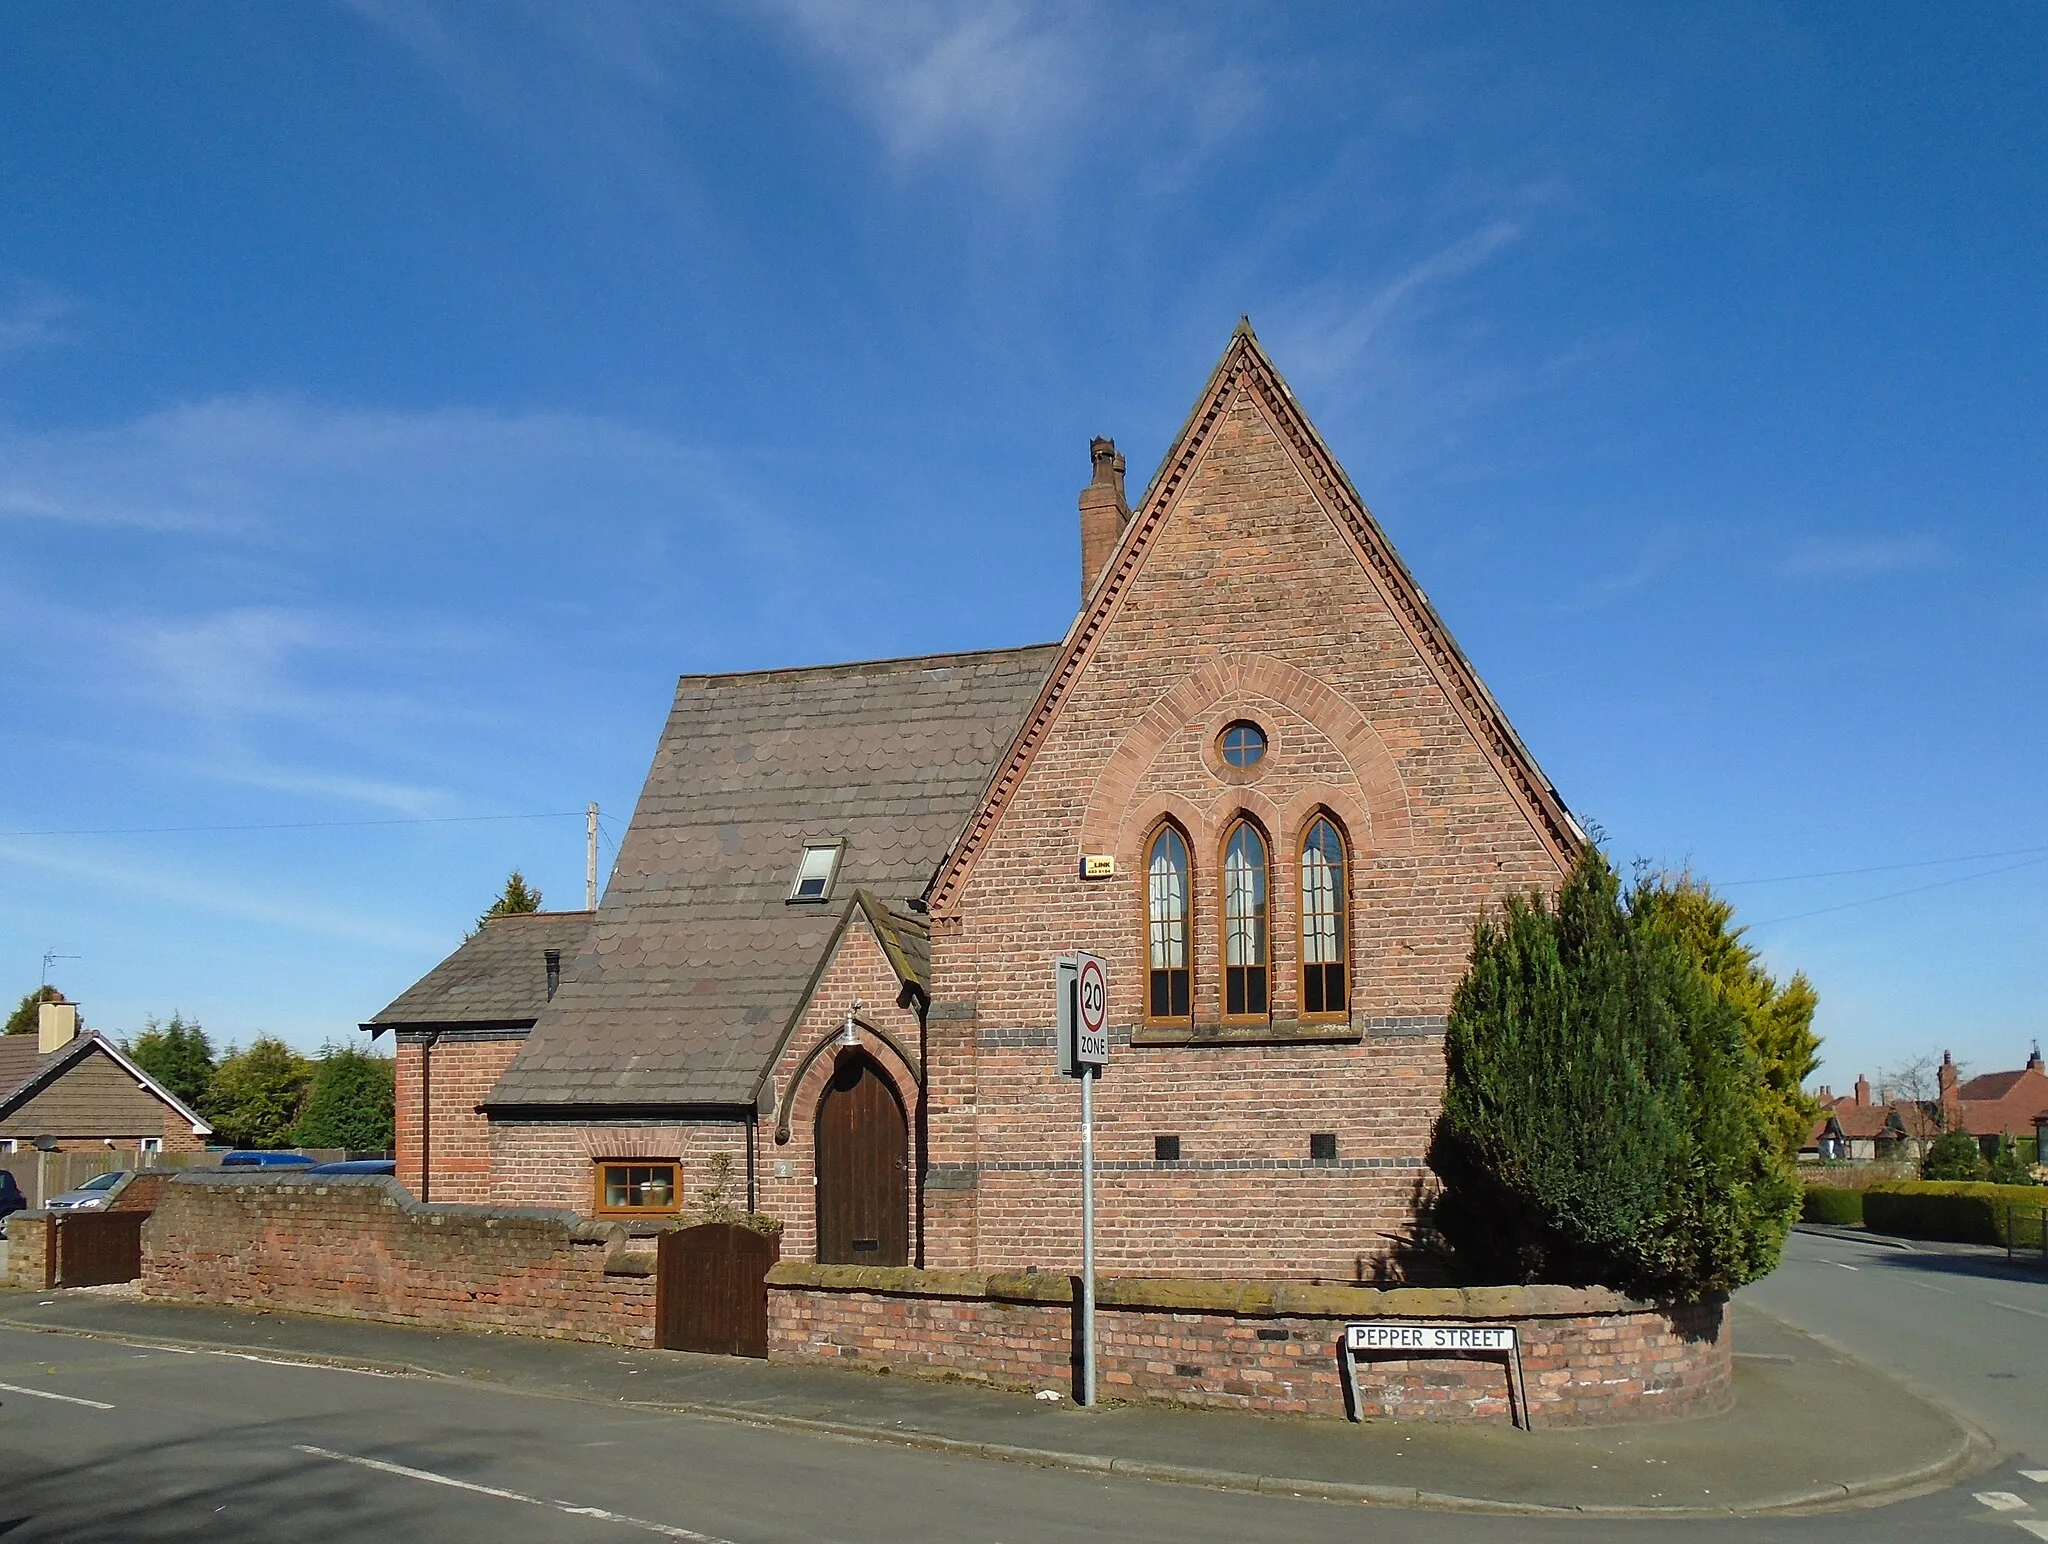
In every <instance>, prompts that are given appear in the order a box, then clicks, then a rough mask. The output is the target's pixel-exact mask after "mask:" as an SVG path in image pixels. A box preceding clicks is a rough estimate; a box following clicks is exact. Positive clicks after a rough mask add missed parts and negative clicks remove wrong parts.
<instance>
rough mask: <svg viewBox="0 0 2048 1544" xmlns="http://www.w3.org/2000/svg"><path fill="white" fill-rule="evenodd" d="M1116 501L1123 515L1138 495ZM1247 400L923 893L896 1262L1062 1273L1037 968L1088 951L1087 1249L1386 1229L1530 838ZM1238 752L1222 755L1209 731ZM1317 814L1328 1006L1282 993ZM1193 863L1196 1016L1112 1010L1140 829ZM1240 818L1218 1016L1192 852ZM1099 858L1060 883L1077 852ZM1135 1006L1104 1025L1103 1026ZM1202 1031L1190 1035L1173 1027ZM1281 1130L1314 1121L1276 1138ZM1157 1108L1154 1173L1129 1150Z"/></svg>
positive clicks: (1308, 1251)
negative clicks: (1486, 941) (1099, 1054)
mask: <svg viewBox="0 0 2048 1544" xmlns="http://www.w3.org/2000/svg"><path fill="white" fill-rule="evenodd" d="M1141 518H1142V517H1141ZM1413 626H1414V618H1413V617H1412V616H1404V615H1403V614H1402V613H1400V612H1399V611H1398V610H1397V608H1396V607H1395V606H1394V605H1392V604H1390V602H1389V599H1388V595H1387V593H1386V592H1384V591H1383V590H1382V588H1381V587H1380V583H1379V581H1378V580H1377V579H1376V577H1375V576H1374V575H1373V574H1372V573H1370V572H1369V571H1368V568H1367V566H1366V564H1365V563H1364V562H1363V561H1362V560H1361V558H1360V556H1359V550H1358V549H1357V548H1356V547H1354V546H1353V544H1352V541H1351V538H1350V537H1349V536H1348V535H1346V534H1345V532H1344V531H1342V530H1340V528H1339V526H1338V524H1337V523H1336V522H1335V521H1334V520H1333V519H1332V517H1331V516H1330V515H1329V514H1328V513H1327V512H1326V511H1325V509H1324V508H1323V507H1322V505H1321V504H1320V503H1319V502H1318V501H1317V498H1316V495H1315V494H1314V493H1313V492H1312V491H1311V489H1310V486H1309V484H1308V482H1307V481H1306V480H1305V479H1304V477H1303V475H1302V472H1301V470H1300V467H1299V465H1298V464H1297V461H1296V459H1295V456H1294V454H1293V452H1292V451H1291V450H1290V448H1289V446H1288V444H1287V443H1286V441H1285V439H1284V438H1283V436H1282V435H1281V433H1280V432H1278V430H1277V429H1276V425H1275V419H1274V417H1273V412H1272V410H1271V409H1270V408H1269V407H1268V406H1267V405H1266V404H1264V403H1262V402H1261V401H1260V400H1259V399H1258V397H1257V396H1256V394H1255V393H1253V392H1252V391H1250V390H1246V389H1239V390H1238V391H1237V392H1236V394H1235V396H1234V397H1232V398H1231V399H1230V400H1229V401H1228V403H1227V405H1226V406H1225V407H1224V409H1223V410H1222V411H1221V413H1220V416H1219V419H1218V421H1217V423H1216V425H1215V427H1214V429H1213V433H1212V435H1211V438H1210V439H1209V441H1208V442H1207V445H1206V448H1205V449H1204V450H1203V451H1202V453H1201V455H1200V457H1199V459H1198V460H1197V461H1196V462H1195V464H1194V465H1193V467H1192V468H1191V470H1190V471H1189V473H1188V476H1187V479H1186V481H1185V483H1184V484H1183V485H1182V486H1181V487H1180V489H1179V491H1178V493H1177V494H1176V496H1175V499H1174V502H1173V503H1172V505H1171V506H1170V508H1169V509H1168V510H1167V512H1166V513H1165V514H1164V515H1163V517H1162V518H1161V522H1160V524H1159V527H1158V529H1157V531H1156V533H1155V534H1154V535H1153V537H1152V538H1151V545H1150V547H1149V549H1148V550H1147V552H1146V554H1145V556H1144V558H1143V561H1142V566H1141V567H1140V568H1139V569H1138V570H1137V573H1136V576H1135V577H1134V578H1133V579H1132V580H1131V582H1130V585H1129V587H1128V589H1126V590H1125V591H1124V592H1123V593H1122V595H1121V597H1120V598H1119V599H1118V600H1117V601H1116V602H1115V606H1114V609H1113V610H1112V611H1111V612H1110V613H1109V614H1108V615H1107V617H1106V620H1104V622H1103V623H1102V625H1101V628H1100V630H1099V632H1097V633H1096V634H1095V635H1094V636H1093V638H1092V641H1091V642H1090V643H1089V645H1088V653H1087V656H1086V658H1085V661H1084V663H1083V664H1082V665H1081V667H1080V669H1079V672H1078V674H1077V675H1076V676H1075V677H1074V678H1073V679H1072V681H1071V682H1070V683H1068V684H1067V685H1066V686H1065V687H1064V688H1063V690H1064V693H1065V695H1064V699H1063V700H1062V701H1061V702H1060V704H1059V705H1058V707H1057V708H1056V710H1055V713H1056V716H1055V717H1054V718H1053V719H1052V720H1051V721H1050V723H1049V725H1048V726H1047V727H1046V729H1045V730H1044V734H1043V739H1042V741H1041V742H1040V743H1039V745H1038V748H1037V750H1036V752H1035V754H1034V756H1033V759H1032V760H1031V761H1030V763H1029V765H1028V767H1027V768H1026V769H1025V770H1024V771H1023V773H1022V775H1021V777H1020V778H1019V780H1018V782H1017V784H1016V787H1015V790H1014V792H1013V793H1012V794H1011V795H1010V797H1009V800H1008V803H1007V805H1006V806H1005V808H1004V809H1003V812H1002V814H1001V816H1000V818H999V819H998V820H997V822H996V824H995V825H994V827H993V829H992V831H991V832H990V833H988V835H987V836H986V839H985V842H984V843H983V845H982V846H981V848H980V850H979V852H978V855H976V856H975V857H974V858H973V860H972V865H971V867H970V868H969V869H968V870H967V872H966V875H965V878H964V880H963V881H962V882H961V883H960V884H959V886H958V888H957V890H956V891H953V892H950V893H949V892H948V890H947V889H946V888H945V887H944V886H943V885H942V886H941V888H940V889H939V890H938V891H937V892H935V901H934V908H933V916H932V960H933V964H932V970H933V985H932V997H933V1004H932V1011H931V1015H930V1018H929V1022H928V1026H927V1028H928V1033H927V1046H928V1057H927V1077H928V1090H929V1100H930V1113H929V1129H930V1146H929V1158H930V1161H931V1163H932V1164H933V1166H934V1169H935V1170H936V1171H939V1172H942V1173H943V1174H945V1175H946V1176H947V1183H948V1184H949V1185H950V1186H951V1187H952V1188H950V1189H945V1190H938V1189H930V1188H928V1190H927V1254H926V1258H927V1262H928V1263H930V1264H932V1265H935V1266H938V1265H944V1266H950V1267H961V1268H966V1267H994V1266H1010V1265H1021V1264H1024V1263H1028V1262H1035V1263H1037V1264H1039V1265H1041V1266H1043V1267H1049V1268H1051V1269H1054V1270H1059V1271H1066V1270H1071V1269H1074V1268H1077V1266H1078V1260H1077V1258H1076V1256H1077V1254H1078V1238H1079V1228H1078V1221H1077V1219H1076V1217H1075V1216H1074V1215H1073V1214H1074V1210H1075V1208H1074V1204H1073V1202H1072V1199H1071V1198H1072V1196H1073V1191H1074V1182H1073V1180H1072V1179H1071V1177H1070V1175H1071V1172H1072V1167H1073V1165H1074V1163H1075V1161H1076V1160H1077V1158H1078V1141H1077V1138H1076V1135H1075V1128H1076V1124H1077V1121H1076V1113H1077V1112H1076V1103H1077V1099H1076V1094H1075V1090H1074V1089H1073V1088H1072V1086H1071V1085H1070V1084H1066V1083H1063V1082H1062V1081H1061V1080H1059V1079H1058V1078H1057V1077H1056V1076H1054V1073H1053V1070H1052V1067H1053V1051H1052V1046H1051V1040H1050V1022H1051V985H1052V961H1053V959H1054V958H1055V957H1056V956H1057V955H1059V954H1062V953H1065V952H1068V951H1070V950H1073V949H1077V948H1079V949H1086V950H1089V951H1091V952H1094V953H1097V954H1100V955H1102V956H1103V957H1104V958H1105V959H1106V960H1107V961H1108V962H1109V968H1110V978H1111V1001H1110V1014H1111V1022H1112V1026H1113V1027H1114V1028H1115V1029H1116V1030H1117V1031H1118V1034H1117V1035H1116V1036H1115V1050H1114V1053H1113V1058H1112V1065H1111V1068H1110V1071H1109V1074H1108V1076H1107V1077H1106V1078H1105V1079H1104V1080H1103V1081H1102V1083H1101V1084H1100V1087H1099V1098H1098V1110H1099V1112H1100V1114H1099V1118H1100V1120H1101V1121H1102V1122H1103V1129H1102V1132H1101V1134H1100V1137H1099V1141H1100V1142H1101V1143H1102V1147H1101V1149H1100V1155H1101V1156H1102V1157H1103V1158H1104V1159H1105V1160H1107V1161H1108V1162H1110V1163H1111V1164H1113V1165H1128V1167H1121V1168H1115V1169H1113V1170H1112V1173H1111V1175H1110V1176H1109V1177H1106V1181H1105V1186H1104V1191H1103V1196H1102V1205H1103V1208H1104V1210H1103V1214H1102V1248H1103V1249H1104V1251H1105V1253H1104V1255H1103V1259H1104V1261H1105V1263H1107V1264H1110V1265H1111V1266H1113V1267H1114V1266H1123V1267H1127V1268H1141V1269H1143V1270H1145V1271H1148V1272H1152V1273H1174V1272H1187V1273H1193V1272H1221V1273H1225V1274H1231V1275H1274V1274H1284V1275H1290V1276H1302V1277H1329V1278H1337V1279H1350V1278H1352V1277H1353V1276H1354V1275H1356V1274H1357V1273H1358V1272H1359V1267H1360V1260H1361V1258H1363V1259H1365V1260H1366V1261H1368V1262H1370V1261H1372V1260H1375V1259H1378V1258H1379V1257H1381V1256H1383V1255H1384V1254H1385V1253H1386V1249H1387V1240H1386V1238H1385V1235H1386V1234H1387V1233H1389V1232H1394V1231H1398V1230H1399V1228H1400V1227H1401V1226H1402V1225H1403V1224H1404V1223H1405V1221H1406V1219H1407V1216H1408V1208H1409V1205H1410V1203H1411V1201H1412V1198H1413V1195H1414V1193H1415V1189H1416V1186H1417V1184H1418V1183H1419V1182H1422V1181H1423V1179H1424V1168H1423V1162H1422V1158H1423V1153H1424V1151H1425V1149H1426V1147H1427V1143H1428V1137H1429V1129H1430V1124H1431V1122H1432V1120H1433V1119H1434V1117H1435V1115H1436V1112H1437V1109H1438V1107H1439V1102H1440V1097H1441V1086H1442V1076H1443V1066H1442V1054H1441V1046H1440V1039H1439V1038H1438V1037H1439V1036H1440V1033H1441V1026H1442V1022H1443V1016H1444V1014H1445V1012H1446V1011H1447V1009H1448V1006H1449V1001H1450V996H1451V992H1452V990H1453V988H1454V986H1455V985H1456V983H1457V980H1458V978H1459V976H1460V975H1461V974H1462V972H1463V969H1464V963H1465V956H1466V952H1467V950H1468V948H1469V945H1470V938H1471V928H1472V923H1473V919H1474V917H1475V916H1476V914H1477V913H1478V911H1479V910H1480V908H1481V907H1482V906H1483V905H1485V904H1487V903H1489V902H1491V901H1494V900H1496V899H1497V898H1499V897H1500V896H1501V895H1503V894H1504V893H1506V892H1509V891H1511V890H1519V889H1527V888H1531V887H1539V888H1549V887H1554V886H1555V885H1556V883H1557V882H1558V880H1559V877H1560V873H1561V867H1560V863H1561V859H1560V853H1559V851H1558V850H1557V849H1556V848H1554V847H1553V846H1552V845H1551V843H1550V842H1549V840H1548V839H1547V838H1546V837H1545V836H1544V835H1542V834H1541V833H1540V831H1539V829H1538V826H1537V825H1536V824H1535V823H1534V822H1533V821H1532V818H1531V815H1530V813H1529V809H1528V807H1527V806H1526V805H1525V803H1524V802H1522V799H1521V796H1520V795H1519V794H1517V793H1515V792H1513V791H1511V788H1510V785H1509V782H1508V781H1507V780H1506V779H1505V778H1504V776H1503V773H1502V770H1501V763H1500V762H1499V761H1497V760H1496V759H1495V758H1494V757H1493V756H1492V755H1491V754H1489V752H1488V751H1487V750H1486V749H1485V748H1484V747H1483V746H1482V744H1481V742H1480V740H1479V739H1478V738H1477V736H1476V735H1475V733H1474V732H1473V730H1472V728H1471V727H1469V725H1468V719H1467V715H1466V714H1465V713H1464V712H1462V711H1461V710H1460V708H1459V706H1458V705H1457V703H1456V701H1455V700H1454V698H1453V696H1452V695H1451V694H1450V693H1449V692H1448V691H1447V690H1446V688H1445V684H1444V680H1445V678H1444V677H1443V676H1442V675H1441V673H1440V671H1439V669H1438V667H1437V666H1435V665H1432V663H1431V662H1430V661H1429V660H1428V659H1427V658H1426V657H1425V655H1424V653H1423V651H1422V650H1421V649H1420V648H1418V646H1417V643H1416V642H1415V634H1414V633H1413V631H1412V629H1413ZM1241 717H1242V718H1250V719H1252V720H1254V721H1256V722H1257V723H1259V724H1260V725H1261V726H1262V727H1263V728H1264V729H1265V730H1266V732H1267V734H1268V737H1269V740H1270V748H1269V750H1268V752H1267V754H1266V756H1265V758H1264V760H1263V761H1261V762H1260V763H1259V764H1258V765H1257V766H1256V767H1255V768H1251V769H1233V768H1230V767H1227V766H1225V765H1224V764H1223V763H1222V762H1221V760H1220V758H1219V756H1218V754H1217V752H1216V742H1217V739H1218V737H1219V736H1220V734H1221V731H1222V729H1223V727H1224V726H1225V725H1226V724H1227V723H1229V722H1230V721H1231V720H1233V719H1236V718H1241ZM1318 813H1327V814H1328V815H1330V816H1332V817H1334V818H1335V819H1336V820H1337V821H1338V822H1339V823H1340V824H1341V826H1342V828H1343V830H1344V833H1345V835H1346V838H1347V841H1348V850H1349V859H1350V861H1349V874H1348V889H1349V901H1350V905H1349V908H1348V916H1347V920H1348V925H1349V952H1350V960H1351V964H1352V972H1351V975H1352V983H1351V1002H1350V1008H1351V1017H1350V1022H1349V1023H1348V1024H1339V1025H1334V1026H1332V1025H1326V1024H1319V1023H1307V1024H1305V1023H1304V1022H1303V1021H1302V1020H1301V1016H1300V995H1299V985H1298V983H1299V978H1300V970H1299V962H1298V958H1297V956H1298V952H1299V951H1298V944H1297V939H1298V911H1299V889H1300V883H1299V872H1300V871H1299V853H1300V843H1301V839H1302V836H1303V834H1304V833H1305V831H1306V829H1307V826H1308V824H1309V822H1310V821H1311V820H1312V819H1313V818H1315V816H1316V815H1317V814H1318ZM1165 817H1171V818H1173V819H1175V820H1176V821H1178V822H1179V823H1180V824H1181V826H1182V827H1183V828H1184V829H1185V831H1186V834H1187V837H1188V842H1189V848H1190V852H1191V856H1192V861H1193V902H1194V904H1193V918H1192V926H1191V938H1192V944H1193V962H1194V1010H1195V1011H1194V1025H1193V1030H1192V1038H1193V1039H1194V1041H1195V1042H1196V1043H1194V1044H1188V1045H1171V1044H1161V1043H1150V1044H1147V1043H1145V1042H1146V1041H1147V1039H1148V1038H1149V1039H1151V1040H1153V1041H1154V1042H1156V1041H1157V1040H1158V1039H1159V1036H1158V1034H1157V1033H1156V1032H1153V1031H1148V1030H1146V1029H1145V1028H1144V1027H1143V1025H1142V1013H1143V996H1142V993H1143V986H1144V971H1145V965H1146V961H1145V956H1144V949H1143V939H1144V935H1143V918H1144V911H1143V907H1144V896H1143V883H1144V870H1145V859H1146V844H1147V841H1148V838H1149V837H1150V835H1151V834H1152V832H1153V831H1154V830H1155V829H1156V827H1157V824H1158V822H1159V821H1160V820H1161V819H1162V818H1165ZM1240 817H1246V818H1249V819H1251V820H1252V821H1253V822H1255V823H1256V824H1257V825H1258V826H1259V827H1260V829H1261V830H1262V831H1263V833H1264V835H1265V838H1266V841H1267V845H1268V853H1269V863H1270V873H1271V886H1270V905H1271V912H1270V918H1271V949H1270V959H1271V994H1272V1012H1271V1015H1270V1019H1269V1021H1268V1022H1267V1023H1265V1024H1264V1025H1261V1026H1249V1027H1244V1028H1239V1027H1236V1026H1229V1027H1226V1026H1225V1025H1224V1024H1223V1023H1222V1004H1221V1001H1220V977H1221V970H1220V963H1219V955H1220V941H1219V932H1220V929H1219V912H1220V887H1219V884H1218V878H1219V872H1220V868H1221V863H1220V858H1221V848H1222V844H1223V842H1224V840H1225V837H1226V834H1227V832H1228V830H1229V829H1230V827H1231V825H1232V824H1233V822H1235V821H1236V820H1237V819H1239V818H1240ZM1097 852H1108V853H1112V854H1114V856H1115V858H1116V862H1117V875H1116V877H1115V878H1113V879H1110V880H1106V881H1097V882H1089V881H1084V880H1082V879H1080V878H1079V877H1078V869H1079V860H1080V858H1081V856H1082V855H1083V854H1084V853H1097ZM1134 1030H1136V1031H1137V1033H1136V1034H1135V1035H1134V1034H1133V1031H1134ZM1205 1039H1206V1040H1208V1041H1209V1043H1201V1042H1202V1041H1203V1040H1205ZM1312 1132H1332V1133H1335V1134H1336V1136H1337V1139H1338V1160H1337V1162H1336V1163H1335V1164H1333V1165H1325V1166H1314V1165H1311V1164H1309V1162H1308V1161H1307V1160H1308V1145H1309V1136H1310V1134H1311V1133H1312ZM1168 1134H1172V1135H1179V1136H1180V1137H1181V1139H1182V1147H1181V1151H1182V1154H1183V1163H1182V1165H1181V1166H1180V1167H1178V1168H1171V1169H1168V1168H1164V1167H1155V1166H1153V1165H1152V1163H1151V1158H1152V1138H1153V1137H1154V1136H1155V1135H1168Z"/></svg>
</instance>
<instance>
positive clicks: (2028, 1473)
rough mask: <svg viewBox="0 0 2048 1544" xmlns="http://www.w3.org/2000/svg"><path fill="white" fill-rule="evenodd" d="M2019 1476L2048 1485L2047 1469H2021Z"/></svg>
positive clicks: (2038, 1483) (2037, 1483)
mask: <svg viewBox="0 0 2048 1544" xmlns="http://www.w3.org/2000/svg"><path fill="white" fill-rule="evenodd" d="M2020 1478H2021V1479H2024V1480H2032V1481H2033V1482H2034V1483H2035V1484H2036V1485H2048V1469H2022V1470H2020Z"/></svg>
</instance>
